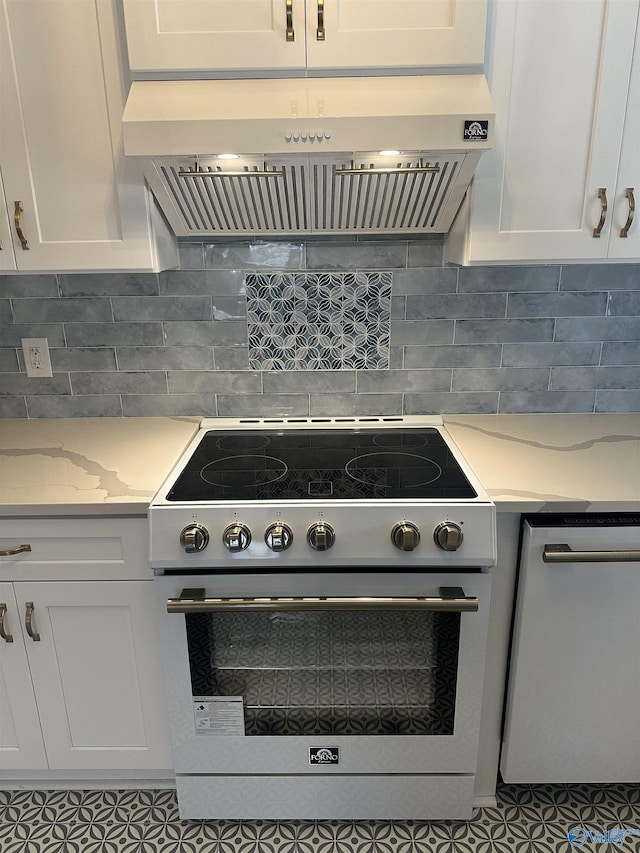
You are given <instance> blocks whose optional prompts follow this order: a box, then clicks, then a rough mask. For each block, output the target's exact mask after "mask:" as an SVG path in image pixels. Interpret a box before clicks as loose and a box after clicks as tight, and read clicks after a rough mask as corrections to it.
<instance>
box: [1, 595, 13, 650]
mask: <svg viewBox="0 0 640 853" xmlns="http://www.w3.org/2000/svg"><path fill="white" fill-rule="evenodd" d="M6 615H7V605H6V604H2V603H0V639H3V640H4V641H5V643H13V636H12V635H11V634H10V633H9V631H8V630H7V627H6V625H5V624H4V620H5V618H6Z"/></svg>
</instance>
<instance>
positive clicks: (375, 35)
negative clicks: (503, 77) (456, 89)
mask: <svg viewBox="0 0 640 853" xmlns="http://www.w3.org/2000/svg"><path fill="white" fill-rule="evenodd" d="M306 2H307V64H308V66H309V68H310V69H311V68H358V67H363V68H385V67H394V66H395V67H399V68H407V67H411V66H432V67H433V66H447V65H475V64H480V63H482V62H483V60H484V35H485V19H486V2H485V0H331V2H325V4H324V23H325V39H324V40H318V38H317V35H316V30H317V25H318V2H317V0H306Z"/></svg>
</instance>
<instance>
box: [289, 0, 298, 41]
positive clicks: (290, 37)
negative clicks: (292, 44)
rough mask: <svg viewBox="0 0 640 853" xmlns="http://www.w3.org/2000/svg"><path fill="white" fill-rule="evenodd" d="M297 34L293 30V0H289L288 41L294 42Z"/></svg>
mask: <svg viewBox="0 0 640 853" xmlns="http://www.w3.org/2000/svg"><path fill="white" fill-rule="evenodd" d="M295 37H296V34H295V32H294V30H293V0H287V41H294V40H295Z"/></svg>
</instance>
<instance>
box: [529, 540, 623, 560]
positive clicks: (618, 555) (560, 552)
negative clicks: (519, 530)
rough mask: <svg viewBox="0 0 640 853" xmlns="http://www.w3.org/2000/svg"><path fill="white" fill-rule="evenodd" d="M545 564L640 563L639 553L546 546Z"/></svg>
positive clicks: (562, 545)
mask: <svg viewBox="0 0 640 853" xmlns="http://www.w3.org/2000/svg"><path fill="white" fill-rule="evenodd" d="M542 561H543V563H640V550H638V551H574V550H573V549H572V548H571V546H570V545H566V544H554V545H545V546H544V548H543V551H542Z"/></svg>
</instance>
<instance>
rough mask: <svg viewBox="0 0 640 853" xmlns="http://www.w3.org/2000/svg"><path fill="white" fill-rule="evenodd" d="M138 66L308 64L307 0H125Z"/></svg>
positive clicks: (177, 68)
mask: <svg viewBox="0 0 640 853" xmlns="http://www.w3.org/2000/svg"><path fill="white" fill-rule="evenodd" d="M124 14H125V20H126V27H127V45H128V49H129V62H130V65H131V68H132V70H134V71H154V70H156V71H200V72H207V71H225V70H227V71H231V70H235V71H246V70H250V69H268V68H276V69H277V68H280V69H293V68H304V63H305V56H304V6H303V3H302V2H301V0H294V2H293V4H292V24H293V32H294V38H293V41H287V38H286V34H287V10H286V3H285V0H243V2H242V3H238V0H124Z"/></svg>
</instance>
